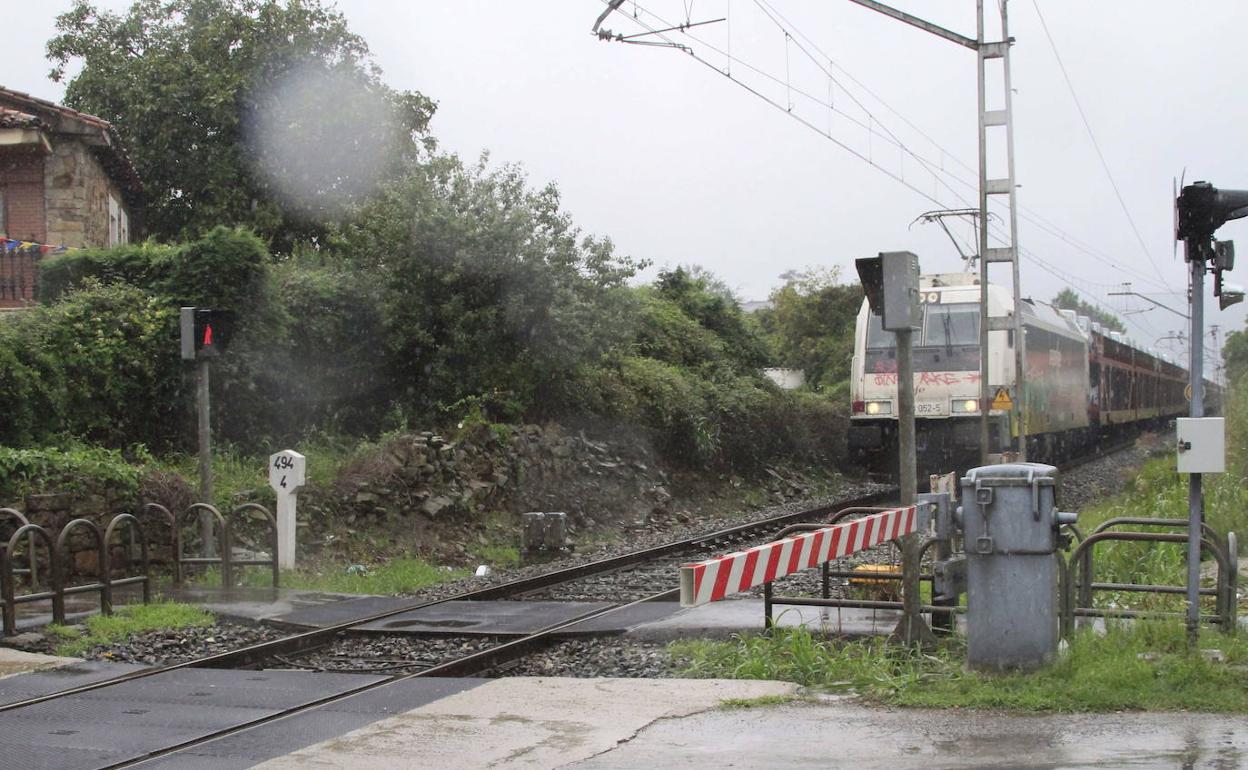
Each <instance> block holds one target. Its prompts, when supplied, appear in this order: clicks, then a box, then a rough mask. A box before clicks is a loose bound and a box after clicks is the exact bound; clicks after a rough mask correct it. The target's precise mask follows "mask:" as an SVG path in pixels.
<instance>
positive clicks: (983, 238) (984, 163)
mask: <svg viewBox="0 0 1248 770" xmlns="http://www.w3.org/2000/svg"><path fill="white" fill-rule="evenodd" d="M975 18H976V27H975V41H976V49H975V50H976V51H977V52H979V51H982V49H983V45H984V0H977V2H976V3H975ZM978 55H979V60H978V62H977V63H976V67H975V72H976V73H977V75H978V77H977V78H976V81H975V85H976V90H977V92H978V94H979V111H978V114H979V135H978V136H979V228H978V229H979V462H980V464H981V465H987V464H988V454H989V452H990V451H991V449H990V447H989V444H988V411H989V408H990V407H991V405H992V388H991V386H990V385H989V381H988V375H989V368H988V337H989V327H990V324H989V323H988V259H987V254H988V191H987V179H988V147H987V145H988V142H987V139H986V131H985V128H986V127H985V126H984V112H985V111H986V110H987V108H988V106H987V105H988V103H987V96H986V95H985V82H984V81H985V78H984V60H983V54H982V53H979V54H978Z"/></svg>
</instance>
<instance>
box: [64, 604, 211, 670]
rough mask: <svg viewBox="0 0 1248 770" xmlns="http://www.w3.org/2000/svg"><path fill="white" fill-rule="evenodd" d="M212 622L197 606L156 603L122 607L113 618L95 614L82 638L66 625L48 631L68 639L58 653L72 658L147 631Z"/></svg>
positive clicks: (87, 623)
mask: <svg viewBox="0 0 1248 770" xmlns="http://www.w3.org/2000/svg"><path fill="white" fill-rule="evenodd" d="M212 623H213V617H212V615H211V614H209V613H208V612H206V611H204V610H201V609H200V608H198V607H193V606H191V605H189V604H179V603H177V602H156V603H153V604H135V605H131V606H128V607H122V608H120V609H118V610H117V611H116V612H115V613H113V614H112V615H93V616H92V617H90V618H87V622H86V633H85V634H83V635H81V636H79V635H78V634H77V632H75V631H74V630H73V629H68V628H65V627H63V626H48V631H49V632H50V633H51V634H52V635H53V636H56V638H58V639H64V640H65V641H63V642H61V643H60V644H58V645H57V646H56V654H57V655H64V656H69V657H73V656H77V655H81V654H82V653H84V652H86V651H87V650H89V649H91V648H92V647H94V646H96V645H100V644H114V643H116V642H120V641H123V640H125V639H128V638H129V637H131V636H134V635H135V634H141V633H143V632H145V631H158V630H163V629H172V628H189V627H193V626H210V625H212Z"/></svg>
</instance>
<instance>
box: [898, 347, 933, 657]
mask: <svg viewBox="0 0 1248 770" xmlns="http://www.w3.org/2000/svg"><path fill="white" fill-rule="evenodd" d="M896 335H897V411H898V414H897V451H898V457H897V465H898V469H899V472H900V473H899V475H900V480H901V504H902V505H903V506H907V505H914V504H915V500H916V499H917V497H918V483H917V480H916V478H915V474H916V473H917V471H916V468H915V465H916V464H917V458H916V456H915V448H914V366H913V363H912V361H911V357H910V352H911V345H912V339H911V338H912V336H913V332H912V331H911V330H910V329H903V330H900V331H897V332H896ZM922 540H923V538H922V536H921V535H920V534H919V533H915V534H911V535H906V536H905V537H903V538H901V575H902V577H901V621H900V622H899V623H898V624H897V628H896V629H894V631H893V637H894V638H896V639H898V640H900V641H902V642H905V643H907V644H919V645H928V644H931V643H934V642H935V641H936V639H935V637H934V636H933V635H932V631H931V629H930V628H928V627H927V623H926V622H924V620H923V616H922V615H921V614H920V602H919V567H920V561H921V559H922V550H921V549H922Z"/></svg>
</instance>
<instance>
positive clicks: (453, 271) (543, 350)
mask: <svg viewBox="0 0 1248 770" xmlns="http://www.w3.org/2000/svg"><path fill="white" fill-rule="evenodd" d="M487 161H488V158H486V157H483V158H482V159H481V160H480V161H479V162H478V163H477V164H475V165H472V166H467V165H465V164H464V163H462V162H461V161H460V160H459V159H458V158H456V157H454V156H437V157H434V158H432V159H431V160H430V161H429V162H427V163H421V164H415V165H413V166H412V167H411V168H410V170H409V173H408V175H407V176H406V177H405V178H404V179H402V180H401V181H399V182H397V183H395V184H393V185H391V186H390V187H389V188H388V189H387V190H386V191H385V193H384V194H383V195H382V196H380V197H379V198H378V199H377V200H375V201H374V202H372V203H370V204H369V205H367V206H365V207H364V208H363V210H362V211H361V213H360V216H359V217H358V218H357V219H356V220H355V221H354V222H353V223H352V224H351V225H349V226H348V227H347V228H346V229H345V230H344V231H343V233H342V234H341V238H340V243H341V244H342V248H341V250H342V252H343V254H344V255H345V257H346V258H347V259H349V260H350V262H351V263H352V264H354V265H356V266H357V267H359V268H363V269H371V270H375V271H377V274H378V276H379V280H380V281H381V282H382V285H383V286H384V297H385V300H384V306H385V307H384V311H385V312H384V316H385V319H386V320H385V324H386V354H387V360H388V370H389V373H390V376H391V377H392V378H393V380H394V381H395V382H397V383H402V384H403V387H404V391H403V392H402V393H400V399H401V400H402V401H404V402H405V403H406V404H407V405H408V406H410V407H411V408H413V409H414V410H415V411H416V412H417V413H418V414H426V415H429V414H436V413H437V412H438V410H439V409H441V408H454V405H456V404H459V405H460V406H464V405H465V404H476V405H478V406H484V407H485V408H486V409H487V412H488V413H489V414H488V416H489V417H491V419H509V418H515V417H518V416H520V415H526V416H530V417H532V416H544V415H546V414H550V413H552V412H556V411H559V410H560V409H561V408H562V406H563V404H564V403H565V402H564V400H563V399H562V398H560V397H559V394H560V393H561V392H562V389H564V388H565V387H567V385H568V383H569V381H570V378H571V377H572V376H573V372H574V371H575V370H576V369H577V368H578V367H579V366H580V365H582V364H583V363H585V362H592V361H595V360H596V359H598V358H600V357H601V356H602V355H603V354H605V353H606V352H607V351H609V350H612V349H615V348H618V347H619V346H620V345H621V344H622V343H623V341H625V340H627V339H628V338H629V336H630V335H631V331H632V330H631V321H632V312H631V310H632V305H633V301H632V293H631V292H630V291H629V289H628V288H627V286H626V285H625V281H626V280H627V279H628V278H629V277H630V276H632V275H633V273H634V272H635V270H636V269H637V268H638V267H639V265H638V263H636V262H634V261H632V260H631V259H628V258H626V257H620V256H617V255H616V254H615V251H614V247H613V245H612V244H611V241H609V240H606V239H598V238H594V237H591V236H584V235H582V234H581V232H580V230H579V229H578V228H576V227H575V226H574V225H573V224H572V221H571V218H570V217H569V216H568V215H567V213H565V212H563V211H561V210H560V208H559V192H558V190H557V189H556V188H555V186H554V185H553V184H552V185H547V186H546V187H544V188H541V189H532V188H530V187H528V183H527V179H526V177H525V175H524V173H523V171H522V170H521V169H520V168H519V167H517V166H511V165H508V166H503V167H501V168H493V169H491V168H489V167H488V165H487ZM466 399H467V400H468V401H465V400H466Z"/></svg>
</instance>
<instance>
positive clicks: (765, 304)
mask: <svg viewBox="0 0 1248 770" xmlns="http://www.w3.org/2000/svg"><path fill="white" fill-rule="evenodd" d="M774 307H775V303H773V302H772V301H771V300H769V299H751V300H746V301H745V302H742V303H741V312H743V313H757V312H758V311H760V310H771V309H772V308H774Z"/></svg>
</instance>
